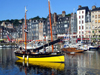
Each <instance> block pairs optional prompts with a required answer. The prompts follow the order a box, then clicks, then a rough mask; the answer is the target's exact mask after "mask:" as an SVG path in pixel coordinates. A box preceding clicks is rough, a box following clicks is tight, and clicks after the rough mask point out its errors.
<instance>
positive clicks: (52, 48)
mask: <svg viewBox="0 0 100 75" xmlns="http://www.w3.org/2000/svg"><path fill="white" fill-rule="evenodd" d="M48 5H49V21H50V31H51V41H53V36H52V24H51V12H50V0H48ZM52 52H53V45H52Z"/></svg>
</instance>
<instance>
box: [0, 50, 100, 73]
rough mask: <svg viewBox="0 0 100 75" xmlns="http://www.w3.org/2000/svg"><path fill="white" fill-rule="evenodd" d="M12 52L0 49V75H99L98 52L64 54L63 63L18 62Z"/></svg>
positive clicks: (99, 59)
mask: <svg viewBox="0 0 100 75" xmlns="http://www.w3.org/2000/svg"><path fill="white" fill-rule="evenodd" d="M14 50H15V48H3V49H0V75H100V50H98V51H97V50H96V51H95V50H93V51H85V52H83V53H76V54H65V63H44V62H28V61H22V60H18V59H17V57H16V56H15V55H14Z"/></svg>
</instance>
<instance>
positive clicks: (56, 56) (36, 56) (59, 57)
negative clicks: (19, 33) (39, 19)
mask: <svg viewBox="0 0 100 75" xmlns="http://www.w3.org/2000/svg"><path fill="white" fill-rule="evenodd" d="M48 4H49V18H50V31H51V41H52V42H53V36H52V25H51V13H50V1H49V0H48ZM24 30H25V43H24V44H25V49H24V50H23V49H21V50H16V51H15V55H16V57H18V58H19V59H23V60H27V61H35V62H40V61H41V62H64V61H65V58H64V54H62V52H54V51H53V45H52V52H46V48H44V52H43V53H39V50H38V48H36V49H33V50H28V49H27V42H26V41H27V33H28V31H27V25H26V8H25V28H24ZM26 31H27V32H26ZM34 50H35V51H34Z"/></svg>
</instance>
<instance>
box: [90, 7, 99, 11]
mask: <svg viewBox="0 0 100 75" xmlns="http://www.w3.org/2000/svg"><path fill="white" fill-rule="evenodd" d="M91 11H100V7H99V8H95V9H92V10H91Z"/></svg>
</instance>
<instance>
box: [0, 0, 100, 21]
mask: <svg viewBox="0 0 100 75" xmlns="http://www.w3.org/2000/svg"><path fill="white" fill-rule="evenodd" d="M50 5H51V13H54V12H56V13H57V14H62V11H65V12H66V14H70V13H73V12H76V13H77V9H78V6H79V5H81V6H82V7H84V6H88V7H89V9H92V6H93V5H96V7H100V1H99V0H50ZM25 6H26V9H27V10H28V11H27V19H30V18H33V17H36V16H40V17H41V18H42V17H45V18H46V17H47V16H48V14H49V8H48V0H0V21H2V20H7V19H9V20H11V19H22V18H24V15H25Z"/></svg>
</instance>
